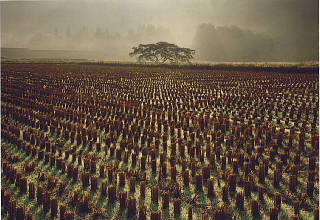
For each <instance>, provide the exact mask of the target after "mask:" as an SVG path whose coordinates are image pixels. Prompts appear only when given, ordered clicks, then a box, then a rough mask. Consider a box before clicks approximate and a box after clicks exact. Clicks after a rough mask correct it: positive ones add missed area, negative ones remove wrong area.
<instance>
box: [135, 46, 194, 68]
mask: <svg viewBox="0 0 320 220" xmlns="http://www.w3.org/2000/svg"><path fill="white" fill-rule="evenodd" d="M132 50H133V51H132V52H130V53H129V55H130V56H131V57H133V56H137V60H138V62H155V63H166V62H170V63H179V62H188V63H189V62H190V60H191V59H193V56H194V54H195V51H194V50H192V49H189V48H181V47H178V46H177V45H175V44H171V43H167V42H158V43H155V44H139V46H138V47H133V48H132Z"/></svg>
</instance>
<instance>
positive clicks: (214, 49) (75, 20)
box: [0, 0, 319, 61]
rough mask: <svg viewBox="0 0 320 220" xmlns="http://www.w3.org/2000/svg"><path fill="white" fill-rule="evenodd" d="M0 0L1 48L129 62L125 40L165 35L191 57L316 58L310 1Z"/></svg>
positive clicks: (129, 45) (314, 13)
mask: <svg viewBox="0 0 320 220" xmlns="http://www.w3.org/2000/svg"><path fill="white" fill-rule="evenodd" d="M0 4H1V47H7V48H29V49H37V50H39V49H40V50H77V51H90V52H92V51H103V52H104V53H106V54H108V56H107V57H108V59H114V60H130V59H131V58H130V57H129V55H128V53H129V52H130V48H132V47H133V46H136V45H137V44H139V43H151V42H157V41H168V42H170V43H176V44H178V45H179V46H183V47H190V48H192V49H195V50H196V60H197V61H262V60H263V61H310V60H318V51H319V49H318V39H319V36H318V34H319V32H318V28H319V25H318V14H319V12H318V9H319V6H318V1H317V0H303V1H301V0H264V1H262V0H241V1H240V0H193V1H191V0H148V1H143V0H91V1H89V0H88V1H75V0H69V1H7V2H1V3H0ZM90 54H92V53H90ZM110 57H111V58H110ZM88 58H90V57H88Z"/></svg>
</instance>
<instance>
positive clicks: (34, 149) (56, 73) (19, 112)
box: [1, 63, 319, 220]
mask: <svg viewBox="0 0 320 220" xmlns="http://www.w3.org/2000/svg"><path fill="white" fill-rule="evenodd" d="M317 71H318V70H317V69H310V68H305V69H304V68H297V67H294V68H293V67H285V66H280V67H279V66H278V67H277V68H265V67H262V66H260V67H259V66H250V67H243V66H238V67H232V68H231V67H230V68H228V66H220V67H212V68H201V67H199V66H193V67H192V68H189V67H184V68H170V67H168V66H166V67H165V68H164V67H161V66H148V67H146V66H143V65H141V66H139V65H135V66H130V65H129V64H128V65H116V64H114V65H102V64H94V63H91V64H86V65H85V64H81V63H69V64H68V63H60V64H59V63H2V70H1V81H2V82H1V96H2V97H1V98H2V100H1V108H2V114H1V120H2V123H1V125H2V130H1V142H2V143H1V146H2V147H1V154H2V155H1V161H2V162H1V168H2V174H1V184H2V188H1V198H2V199H1V210H2V216H1V217H2V218H3V219H10V217H12V218H14V217H16V218H17V219H50V218H56V219H142V220H143V219H152V220H153V219H154V220H156V219H269V218H270V219H291V218H292V219H318V216H319V215H318V210H319V208H318V203H319V185H318V181H319V168H318V163H319V158H318V154H319V127H318V126H319V124H318V120H319V113H318V110H319V95H318V92H319V83H318V77H319V75H318V72H317Z"/></svg>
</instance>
